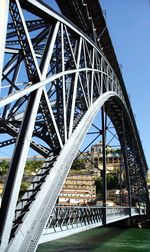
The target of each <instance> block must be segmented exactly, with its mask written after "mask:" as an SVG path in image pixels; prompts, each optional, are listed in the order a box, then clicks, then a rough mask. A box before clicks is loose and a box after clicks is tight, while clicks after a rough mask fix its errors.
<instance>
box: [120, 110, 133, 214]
mask: <svg viewBox="0 0 150 252" xmlns="http://www.w3.org/2000/svg"><path fill="white" fill-rule="evenodd" d="M122 128H123V147H124V148H123V153H124V164H125V169H126V174H127V183H128V204H129V216H130V217H131V184H130V174H129V166H128V158H127V150H126V148H127V147H126V134H125V124H124V114H123V111H122Z"/></svg>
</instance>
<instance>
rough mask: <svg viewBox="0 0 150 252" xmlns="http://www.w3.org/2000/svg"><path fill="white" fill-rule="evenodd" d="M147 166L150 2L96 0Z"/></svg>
mask: <svg viewBox="0 0 150 252" xmlns="http://www.w3.org/2000/svg"><path fill="white" fill-rule="evenodd" d="M100 4H101V7H102V9H103V10H106V21H107V26H108V29H109V33H110V35H111V39H112V43H113V46H114V48H115V51H116V55H117V58H118V62H119V64H121V65H122V74H123V79H124V81H125V85H126V88H127V91H128V94H129V96H130V101H131V105H132V109H133V112H134V114H135V118H136V123H137V127H138V129H139V133H140V138H141V141H142V144H143V149H144V152H145V156H146V159H147V162H148V166H149V168H150V2H149V0H100Z"/></svg>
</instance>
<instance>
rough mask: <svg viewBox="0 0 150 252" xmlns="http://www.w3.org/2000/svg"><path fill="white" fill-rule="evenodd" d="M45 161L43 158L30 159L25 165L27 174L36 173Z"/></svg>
mask: <svg viewBox="0 0 150 252" xmlns="http://www.w3.org/2000/svg"><path fill="white" fill-rule="evenodd" d="M43 163H44V162H43V161H41V160H28V161H27V162H26V165H25V174H26V175H31V174H32V173H36V172H37V171H38V170H39V169H40V168H41V166H42V165H43Z"/></svg>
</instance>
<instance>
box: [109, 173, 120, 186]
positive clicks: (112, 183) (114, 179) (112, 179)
mask: <svg viewBox="0 0 150 252" xmlns="http://www.w3.org/2000/svg"><path fill="white" fill-rule="evenodd" d="M117 186H118V178H117V177H116V176H115V174H110V173H108V174H107V189H109V190H111V189H116V188H117Z"/></svg>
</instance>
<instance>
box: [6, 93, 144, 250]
mask: <svg viewBox="0 0 150 252" xmlns="http://www.w3.org/2000/svg"><path fill="white" fill-rule="evenodd" d="M104 104H105V108H106V111H107V113H108V115H109V116H110V118H111V120H112V121H113V123H114V125H115V127H116V129H117V132H118V136H119V138H120V143H121V146H122V148H123V151H125V150H127V149H128V148H129V149H130V150H129V151H130V153H129V155H133V158H134V160H133V161H132V164H130V165H131V166H130V165H129V177H130V180H131V181H130V182H131V187H132V188H135V189H136V190H134V191H133V192H132V197H133V198H132V205H133V204H134V205H135V203H137V202H138V200H139V194H140V200H141V201H142V202H145V201H146V197H147V195H146V193H147V192H146V187H145V188H144V186H145V184H144V183H145V181H144V179H143V178H144V176H143V173H144V171H143V170H141V167H140V164H139V163H138V159H137V158H138V157H137V155H138V153H135V152H133V146H134V147H135V145H133V144H132V146H131V145H130V141H129V139H130V138H131V136H132V139H133V141H136V139H134V137H133V136H134V129H133V128H132V127H131V125H130V123H131V122H130V120H131V118H130V116H129V114H128V112H127V110H126V108H125V106H124V105H123V103H122V101H121V100H120V98H119V97H118V95H117V94H116V93H114V92H106V93H104V94H103V95H101V96H100V97H99V98H98V99H97V100H96V101H95V102H94V103H93V104H92V105H91V107H90V108H89V110H88V111H87V112H86V113H85V115H84V116H83V118H82V119H81V121H80V123H79V124H78V126H77V127H76V129H75V131H74V132H73V134H72V135H71V136H70V138H69V139H68V141H67V142H66V144H65V145H64V147H63V149H62V150H61V152H60V154H59V156H58V157H57V159H56V161H55V163H54V164H53V168H52V169H51V172H50V174H49V175H48V176H47V179H46V182H45V184H44V185H43V186H42V188H41V191H40V192H39V194H38V195H37V199H36V201H35V202H34V203H33V204H32V209H31V210H30V212H29V214H28V215H27V216H26V217H25V219H24V222H23V224H22V226H21V227H20V229H19V230H18V231H17V232H16V237H15V239H14V240H13V239H12V242H11V243H10V245H9V246H10V248H9V250H8V251H13V249H15V248H16V246H17V247H18V248H19V249H20V250H19V251H26V250H27V251H28V250H29V251H30V249H31V248H32V246H34V243H36V240H38V239H39V238H40V235H41V233H40V232H38V233H37V230H41V231H42V230H43V229H44V226H45V224H46V222H47V220H48V218H49V215H50V212H51V211H52V209H53V207H54V205H55V203H56V200H57V195H58V194H59V191H60V189H61V187H62V185H63V182H64V180H65V178H66V176H67V174H68V172H69V170H70V167H71V164H72V162H73V160H74V158H75V157H76V154H77V152H78V150H79V147H80V145H81V144H82V142H83V139H84V137H85V135H86V133H87V131H88V129H89V127H90V125H91V123H92V121H93V120H94V118H95V116H96V114H97V113H98V112H99V110H100V108H101V107H102V106H103V105H104ZM112 106H113V107H115V109H112ZM110 107H111V109H110ZM109 109H110V110H109ZM110 111H111V112H110ZM122 112H123V113H124V114H125V121H126V123H125V125H126V126H125V130H127V131H128V130H130V133H129V134H126V139H127V142H126V145H127V146H125V143H124V139H123V137H124V136H122V133H123V128H122V125H120V128H119V125H118V121H119V120H121V122H120V124H122ZM119 113H120V114H119ZM115 116H117V120H116V118H115ZM120 129H121V130H120ZM128 132H129V131H128ZM127 147H128V148H127ZM124 155H125V154H124ZM127 160H128V161H130V159H129V157H128V158H127ZM136 173H138V178H139V181H137V180H136V181H135V180H134V179H133V178H135V175H136ZM136 176H137V175H136ZM137 183H139V184H138V186H139V187H140V188H139V187H138V188H137ZM130 190H131V189H130ZM137 194H138V195H137ZM39 202H40V204H39ZM33 216H34V218H33ZM31 219H32V221H31ZM37 220H38V222H37ZM29 223H30V225H29ZM27 226H28V227H29V228H28V229H27V228H25V227H27ZM25 229H26V230H25Z"/></svg>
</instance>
